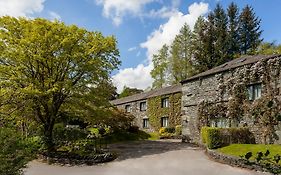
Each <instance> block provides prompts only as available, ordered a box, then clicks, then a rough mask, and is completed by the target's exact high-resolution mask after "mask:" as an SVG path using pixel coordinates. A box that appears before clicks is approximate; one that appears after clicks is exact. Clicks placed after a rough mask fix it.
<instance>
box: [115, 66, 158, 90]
mask: <svg viewBox="0 0 281 175" xmlns="http://www.w3.org/2000/svg"><path fill="white" fill-rule="evenodd" d="M151 70H152V65H151V64H150V65H148V66H145V65H144V64H139V65H138V66H137V67H136V68H126V69H122V70H120V71H119V72H118V74H116V75H114V76H113V77H112V79H113V83H114V85H115V86H116V87H117V92H119V93H120V92H121V91H122V89H123V87H124V86H127V87H134V88H140V89H146V88H147V87H149V85H151V84H152V82H153V79H152V78H151V76H150V71H151Z"/></svg>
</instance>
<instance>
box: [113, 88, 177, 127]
mask: <svg viewBox="0 0 281 175" xmlns="http://www.w3.org/2000/svg"><path fill="white" fill-rule="evenodd" d="M180 94H181V93H174V94H165V95H162V96H156V97H151V98H149V99H145V100H138V101H132V102H128V103H124V104H121V105H117V108H118V109H120V110H125V107H126V105H130V106H131V112H130V113H131V114H133V115H134V116H135V119H134V123H133V124H134V125H136V126H138V127H139V128H140V129H141V130H145V131H149V132H150V131H158V130H159V128H160V125H161V117H164V116H167V117H168V118H169V127H175V126H176V125H180V124H181V118H180V117H181V116H180V115H181V95H180ZM178 96H179V100H178V101H176V100H175V99H176V98H177V97H178ZM162 98H169V103H170V104H169V107H168V108H161V99H162ZM155 99H156V100H155ZM141 102H146V106H147V109H146V110H145V111H141V110H140V103H141ZM152 102H153V103H157V104H151V103H152ZM152 111H153V112H152ZM155 111H156V113H155ZM151 115H153V116H151ZM152 117H153V118H152ZM145 118H148V120H149V124H148V128H143V119H145ZM151 120H157V121H156V122H157V125H155V124H154V126H153V124H152V123H151V122H152V121H151Z"/></svg>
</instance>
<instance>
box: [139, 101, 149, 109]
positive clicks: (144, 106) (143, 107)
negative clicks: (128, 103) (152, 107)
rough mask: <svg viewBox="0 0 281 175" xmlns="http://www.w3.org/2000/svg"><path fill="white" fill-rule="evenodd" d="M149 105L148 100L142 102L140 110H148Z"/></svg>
mask: <svg viewBox="0 0 281 175" xmlns="http://www.w3.org/2000/svg"><path fill="white" fill-rule="evenodd" d="M146 110H147V106H146V101H143V102H140V111H146Z"/></svg>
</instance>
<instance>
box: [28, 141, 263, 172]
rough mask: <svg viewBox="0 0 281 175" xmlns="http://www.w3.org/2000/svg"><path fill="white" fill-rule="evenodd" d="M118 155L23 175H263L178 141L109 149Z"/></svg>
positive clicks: (34, 168) (35, 166)
mask: <svg viewBox="0 0 281 175" xmlns="http://www.w3.org/2000/svg"><path fill="white" fill-rule="evenodd" d="M111 149H113V150H115V151H117V152H118V153H120V156H119V157H118V159H116V160H115V161H113V162H109V163H105V164H101V165H95V166H74V167H62V166H54V165H47V164H44V163H40V162H37V161H33V162H31V163H30V164H29V167H28V168H27V170H26V172H25V175H64V174H65V175H262V174H263V175H264V174H265V173H261V172H259V173H258V172H254V171H249V170H245V169H240V168H234V167H231V166H228V165H225V164H220V163H217V162H214V161H211V160H209V159H208V157H207V156H206V155H205V154H204V151H203V150H201V149H199V148H198V147H193V146H192V145H189V144H184V143H180V142H179V141H140V142H132V143H127V144H115V145H111Z"/></svg>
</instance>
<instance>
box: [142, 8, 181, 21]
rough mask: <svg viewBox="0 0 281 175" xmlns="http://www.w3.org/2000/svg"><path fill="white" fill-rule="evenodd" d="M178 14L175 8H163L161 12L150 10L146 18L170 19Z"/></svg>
mask: <svg viewBox="0 0 281 175" xmlns="http://www.w3.org/2000/svg"><path fill="white" fill-rule="evenodd" d="M177 12H178V11H177V9H175V8H170V7H166V6H163V7H162V8H161V9H159V10H155V9H152V10H150V11H149V13H148V14H145V15H144V16H146V17H151V18H169V17H171V16H173V15H174V14H175V13H177Z"/></svg>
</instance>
